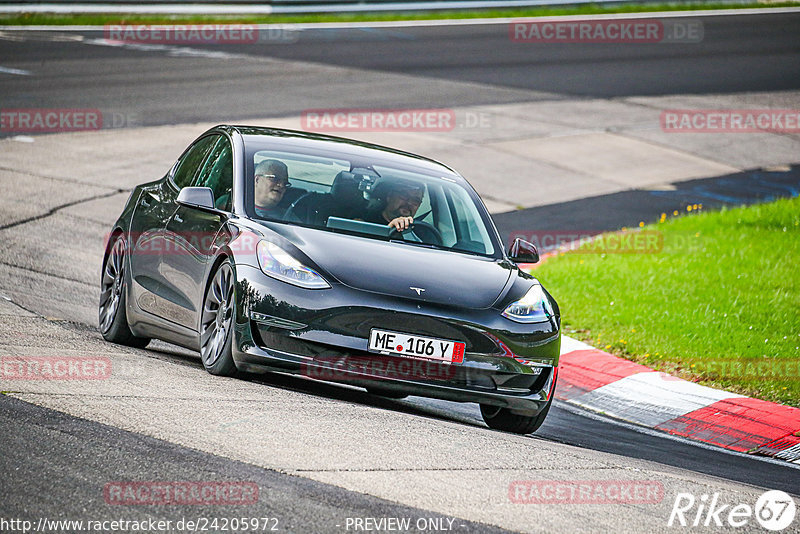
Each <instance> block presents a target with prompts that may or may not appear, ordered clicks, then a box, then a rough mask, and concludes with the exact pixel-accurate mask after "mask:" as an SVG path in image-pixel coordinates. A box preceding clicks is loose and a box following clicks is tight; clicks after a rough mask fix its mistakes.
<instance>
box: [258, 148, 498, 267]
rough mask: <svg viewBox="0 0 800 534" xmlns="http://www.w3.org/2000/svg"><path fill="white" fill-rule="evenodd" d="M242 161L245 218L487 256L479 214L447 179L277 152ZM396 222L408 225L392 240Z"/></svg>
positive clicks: (486, 232)
mask: <svg viewBox="0 0 800 534" xmlns="http://www.w3.org/2000/svg"><path fill="white" fill-rule="evenodd" d="M247 157H248V160H249V161H248V162H247V163H248V165H247V174H248V175H249V176H248V183H247V187H248V188H249V192H250V193H251V194H250V195H247V200H246V204H247V207H246V209H247V212H248V214H249V215H250V216H251V217H254V218H260V219H266V220H273V221H280V222H285V223H289V224H296V225H301V226H308V227H313V228H319V229H322V230H327V231H332V232H341V233H348V234H353V235H359V236H363V237H367V238H373V239H383V240H397V241H402V242H404V243H407V244H410V245H416V246H422V247H430V248H442V249H449V250H455V251H459V252H464V253H470V254H479V255H486V256H494V255H495V252H496V251H495V245H494V243H493V240H492V239H491V237H490V235H491V234H490V231H493V230H490V228H491V227H487V220H486V219H488V216H487V215H486V212H485V209H482V208H481V207H479V205H478V204H477V202H479V201H478V200H477V199H476V198H474V193H473V194H470V191H468V190H467V189H466V188H464V187H463V186H462V185H461V184H460V183H458V181H456V179H455V178H452V177H450V176H435V175H427V174H422V173H420V172H417V171H415V170H413V168H412V170H409V168H406V169H399V168H393V167H391V166H388V165H383V164H380V163H379V162H370V161H367V162H365V161H361V160H359V161H354V160H353V161H351V160H348V159H337V158H333V157H327V156H320V155H309V154H300V153H294V152H288V151H283V150H281V151H278V150H257V151H251V152H249V153H248V156H247ZM482 214H483V215H482ZM397 217H412V218H413V225H412V226H411V228H410V229H408V230H406V231H404V232H398V231H396V230H394V228H392V227H391V226H389V222H390V221H392V220H393V219H395V218H397Z"/></svg>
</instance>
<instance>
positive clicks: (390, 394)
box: [367, 387, 408, 399]
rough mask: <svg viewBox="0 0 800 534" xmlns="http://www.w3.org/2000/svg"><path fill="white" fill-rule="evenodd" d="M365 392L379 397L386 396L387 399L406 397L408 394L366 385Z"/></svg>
mask: <svg viewBox="0 0 800 534" xmlns="http://www.w3.org/2000/svg"><path fill="white" fill-rule="evenodd" d="M367 393H372V394H373V395H378V396H380V397H386V398H387V399H405V398H406V397H408V395H406V394H405V393H400V392H397V391H391V390H388V389H382V388H375V387H368V388H367Z"/></svg>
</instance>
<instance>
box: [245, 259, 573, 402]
mask: <svg viewBox="0 0 800 534" xmlns="http://www.w3.org/2000/svg"><path fill="white" fill-rule="evenodd" d="M236 268H237V280H238V285H237V320H236V338H235V343H234V351H233V352H234V354H233V356H234V360H235V362H236V365H237V367H238V368H239V369H241V370H243V371H251V372H263V371H280V372H289V373H296V374H302V375H304V376H308V377H310V378H314V379H318V380H325V381H331V382H341V383H349V384H354V385H357V386H362V387H371V388H378V389H381V390H387V391H391V392H396V393H403V394H408V395H417V396H423V397H432V398H439V399H444V400H451V401H459V402H478V403H482V404H491V405H495V406H500V407H506V408H509V409H511V410H512V411H513V412H514V413H519V414H521V415H535V414H537V413H538V412H539V411H541V410H542V409H543V408H544V407H545V406H546V405H547V403H548V402H549V401H550V399H551V395H552V392H553V389H554V385H555V380H556V376H557V368H558V357H559V351H560V342H561V340H560V325H559V324H558V322H557V320H556V321H553V322H551V323H536V324H519V323H514V322H513V321H510V320H508V319H506V318H504V317H502V316H501V315H500V311H499V310H495V309H480V310H474V309H464V308H458V307H453V306H441V305H431V304H427V303H424V302H421V301H419V300H412V299H401V298H397V297H390V296H386V295H379V294H375V293H366V292H363V291H358V290H355V289H352V288H349V287H346V286H342V285H336V286H334V287H333V288H331V289H327V290H323V291H309V290H305V289H301V288H297V287H294V286H291V285H289V284H285V283H282V282H278V281H275V280H272V279H270V278H269V277H267V276H265V275H264V274H263V273H261V271H260V270H258V269H256V268H253V267H250V266H246V265H237V266H236ZM372 328H380V329H385V330H392V331H401V332H409V333H414V334H417V335H421V336H428V337H434V338H440V339H449V340H453V341H459V342H463V343H465V345H466V350H465V354H464V359H463V362H460V363H454V364H450V363H439V362H434V361H430V360H419V359H410V358H406V357H397V356H387V355H383V354H377V353H373V352H369V351H368V350H367V344H368V337H369V331H370V329H372Z"/></svg>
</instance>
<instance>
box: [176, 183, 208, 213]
mask: <svg viewBox="0 0 800 534" xmlns="http://www.w3.org/2000/svg"><path fill="white" fill-rule="evenodd" d="M178 204H181V205H183V206H189V207H192V208H200V209H207V210H213V209H215V208H214V192H213V191H212V190H211V188H210V187H184V188H183V189H181V192H180V193H178Z"/></svg>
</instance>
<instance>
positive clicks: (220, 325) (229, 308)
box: [200, 260, 236, 376]
mask: <svg viewBox="0 0 800 534" xmlns="http://www.w3.org/2000/svg"><path fill="white" fill-rule="evenodd" d="M233 312H234V291H233V268H232V267H231V264H230V261H229V260H225V261H223V262H222V263H221V264H220V266H219V267H218V268H217V270H216V272H214V274H213V275H212V277H211V281H210V282H209V284H208V288H207V289H206V295H205V298H204V299H203V312H202V316H201V319H200V356H201V357H202V360H203V367H205V368H206V371H208V372H209V373H211V374H212V375H220V376H233V375H235V374H236V364H234V362H233V354H232V353H231V346H232V343H233V332H232V330H233V315H234V313H233Z"/></svg>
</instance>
